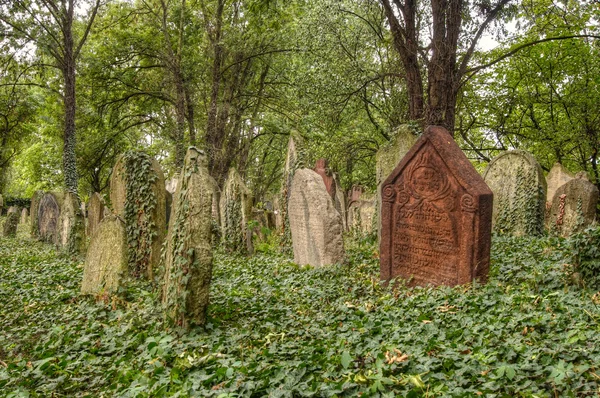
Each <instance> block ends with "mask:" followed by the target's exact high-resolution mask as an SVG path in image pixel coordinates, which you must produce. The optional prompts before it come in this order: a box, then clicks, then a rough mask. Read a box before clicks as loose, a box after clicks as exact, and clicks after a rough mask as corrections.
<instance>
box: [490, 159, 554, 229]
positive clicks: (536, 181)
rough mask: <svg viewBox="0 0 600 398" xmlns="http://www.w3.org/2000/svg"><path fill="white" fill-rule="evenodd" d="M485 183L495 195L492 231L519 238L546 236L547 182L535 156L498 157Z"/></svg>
mask: <svg viewBox="0 0 600 398" xmlns="http://www.w3.org/2000/svg"><path fill="white" fill-rule="evenodd" d="M483 179H484V180H485V182H486V183H487V185H488V186H489V187H490V189H491V190H492V192H493V193H494V211H493V215H492V228H493V230H494V232H496V233H506V234H510V235H515V236H523V235H534V236H535V235H541V234H543V232H544V212H545V208H546V179H545V178H544V173H543V171H542V168H541V167H540V165H539V163H538V162H537V161H536V160H535V159H534V157H533V156H531V154H529V153H527V152H525V151H520V150H513V151H508V152H504V153H502V154H501V155H498V156H497V157H495V158H494V159H493V160H492V161H491V162H490V164H489V165H488V167H487V169H486V171H485V173H484V174H483Z"/></svg>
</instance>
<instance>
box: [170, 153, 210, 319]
mask: <svg viewBox="0 0 600 398" xmlns="http://www.w3.org/2000/svg"><path fill="white" fill-rule="evenodd" d="M181 175H182V178H181V180H180V182H179V184H178V185H177V189H176V191H175V194H174V195H173V207H172V209H171V217H170V222H169V233H168V235H167V242H166V248H165V255H164V264H165V275H164V285H163V294H162V303H163V308H164V310H165V314H166V316H167V318H169V319H171V320H172V321H173V322H174V323H176V324H178V325H180V326H183V327H188V326H191V325H204V323H205V321H206V309H207V307H208V300H209V288H210V281H211V277H212V246H211V240H212V238H211V212H212V202H213V184H212V183H211V181H210V180H211V177H210V175H209V173H208V168H207V161H206V157H205V155H204V154H203V153H202V152H200V151H198V150H197V149H196V148H194V147H191V148H189V149H188V151H187V154H186V157H185V161H184V164H183V171H182V173H181Z"/></svg>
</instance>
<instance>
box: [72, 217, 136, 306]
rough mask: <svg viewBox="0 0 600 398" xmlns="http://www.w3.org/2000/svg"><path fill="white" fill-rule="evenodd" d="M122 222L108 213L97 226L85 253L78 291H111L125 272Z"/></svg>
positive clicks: (125, 257) (124, 237)
mask: <svg viewBox="0 0 600 398" xmlns="http://www.w3.org/2000/svg"><path fill="white" fill-rule="evenodd" d="M127 261H128V256H127V237H126V236H125V224H124V223H123V220H121V219H120V218H119V217H118V216H113V215H109V216H107V217H105V218H103V219H102V221H101V222H100V223H99V224H98V225H97V226H96V230H95V232H94V235H93V236H92V237H91V239H90V244H89V247H88V249H87V254H86V256H85V265H84V268H83V282H82V283H81V294H103V293H114V292H116V291H117V289H118V288H119V285H120V284H121V281H122V280H123V278H124V277H125V276H126V275H127Z"/></svg>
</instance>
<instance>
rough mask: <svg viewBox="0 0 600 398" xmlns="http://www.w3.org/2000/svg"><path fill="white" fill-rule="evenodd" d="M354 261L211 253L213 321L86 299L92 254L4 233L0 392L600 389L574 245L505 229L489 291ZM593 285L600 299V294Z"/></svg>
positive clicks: (147, 288)
mask: <svg viewBox="0 0 600 398" xmlns="http://www.w3.org/2000/svg"><path fill="white" fill-rule="evenodd" d="M347 250H348V263H347V264H345V265H338V266H330V267H325V268H321V269H311V268H309V267H299V266H297V265H295V264H293V263H292V262H291V261H290V260H289V258H286V257H282V256H280V255H277V254H260V255H256V256H254V257H251V258H246V257H242V256H231V255H226V254H223V253H221V252H217V253H215V261H214V277H213V283H212V287H211V305H210V307H209V310H208V314H209V318H208V323H207V325H206V327H205V328H196V329H193V330H191V331H188V332H184V331H182V330H177V329H169V328H167V326H166V323H165V322H163V318H162V312H161V306H160V304H159V300H158V294H157V292H156V290H155V289H153V286H152V285H151V284H150V283H148V282H143V281H131V282H129V283H128V285H127V287H126V289H124V290H123V291H122V292H121V293H120V294H119V295H118V296H114V297H104V298H103V299H101V300H99V301H97V300H95V299H94V298H92V297H82V296H80V295H79V289H80V284H81V278H82V273H83V260H82V259H81V258H75V257H68V256H65V255H63V254H59V253H57V252H56V251H55V249H54V248H53V247H51V246H50V245H47V244H43V243H40V242H36V241H34V240H31V239H30V238H29V237H28V235H27V234H26V233H25V232H24V231H20V232H19V235H18V237H17V238H16V239H8V238H3V237H2V238H0V396H2V397H27V396H29V397H77V396H89V397H112V396H117V397H161V396H199V397H206V396H215V397H237V396H256V397H259V396H271V397H279V396H288V397H289V396H387V397H393V396H408V397H434V396H453V397H473V396H485V397H510V396H521V397H559V396H561V397H564V396H578V397H582V396H598V395H599V394H600V343H599V342H600V294H597V293H596V292H594V291H593V290H590V289H586V288H580V287H577V286H574V285H573V284H571V283H570V282H569V280H570V278H569V276H568V269H569V267H568V266H566V265H565V264H568V263H569V262H570V257H569V256H570V252H569V248H568V244H567V243H566V241H564V240H560V239H556V238H547V237H545V238H539V239H532V238H521V239H517V238H494V241H493V248H492V268H491V273H490V280H489V282H488V283H487V284H486V285H480V284H473V285H468V286H461V287H456V288H448V287H438V288H415V289H408V288H406V287H404V286H396V288H395V289H392V288H390V287H385V286H383V285H382V284H380V282H379V278H378V277H379V265H378V264H379V263H378V259H377V252H376V250H375V246H374V244H373V243H369V242H366V241H354V242H353V243H349V244H347ZM595 293H596V294H595Z"/></svg>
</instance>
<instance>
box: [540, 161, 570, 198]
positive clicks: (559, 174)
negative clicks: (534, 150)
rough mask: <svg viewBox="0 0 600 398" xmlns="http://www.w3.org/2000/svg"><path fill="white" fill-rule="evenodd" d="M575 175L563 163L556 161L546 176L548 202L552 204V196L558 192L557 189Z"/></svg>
mask: <svg viewBox="0 0 600 398" xmlns="http://www.w3.org/2000/svg"><path fill="white" fill-rule="evenodd" d="M573 178H575V176H574V175H573V173H571V172H570V171H569V170H567V169H566V168H565V167H564V166H563V165H562V164H560V163H558V162H557V163H554V166H552V168H551V169H550V172H549V173H548V176H547V177H546V183H547V187H548V189H547V191H546V202H547V203H549V204H550V205H552V198H553V197H554V194H555V193H556V190H557V189H558V188H559V187H560V186H561V185H563V184H566V183H567V182H569V181H571V180H572V179H573Z"/></svg>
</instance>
